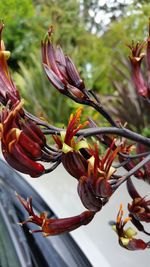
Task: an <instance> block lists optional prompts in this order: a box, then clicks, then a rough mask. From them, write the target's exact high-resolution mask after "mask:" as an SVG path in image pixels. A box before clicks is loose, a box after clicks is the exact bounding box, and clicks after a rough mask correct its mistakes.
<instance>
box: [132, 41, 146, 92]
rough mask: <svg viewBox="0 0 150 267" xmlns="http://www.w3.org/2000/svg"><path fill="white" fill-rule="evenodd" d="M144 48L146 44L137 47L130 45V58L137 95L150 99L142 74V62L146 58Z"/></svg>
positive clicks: (139, 44) (138, 44)
mask: <svg viewBox="0 0 150 267" xmlns="http://www.w3.org/2000/svg"><path fill="white" fill-rule="evenodd" d="M144 46H145V43H137V44H136V45H135V44H134V43H132V45H129V48H130V49H131V55H130V57H129V58H130V62H131V70H132V80H133V83H134V85H135V88H136V90H137V93H138V94H139V95H140V96H143V97H148V88H147V85H146V84H145V81H144V78H143V75H142V72H141V62H142V60H143V58H144V56H145V55H144V54H143V53H142V50H143V48H144Z"/></svg>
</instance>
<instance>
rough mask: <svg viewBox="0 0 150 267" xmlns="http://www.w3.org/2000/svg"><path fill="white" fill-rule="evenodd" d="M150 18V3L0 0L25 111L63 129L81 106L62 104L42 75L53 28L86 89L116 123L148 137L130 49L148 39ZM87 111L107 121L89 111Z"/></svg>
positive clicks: (145, 0)
mask: <svg viewBox="0 0 150 267" xmlns="http://www.w3.org/2000/svg"><path fill="white" fill-rule="evenodd" d="M149 15H150V5H149V1H148V0H141V1H137V0H108V1H107V0H99V1H97V0H68V1H65V0H22V1H21V3H20V1H19V0H5V1H0V18H1V19H2V20H3V21H4V23H5V31H4V34H3V38H4V40H5V44H6V48H7V49H8V50H10V51H11V52H12V56H11V59H10V60H9V66H10V68H11V70H12V72H13V78H14V80H15V82H16V84H17V86H18V88H19V90H20V91H21V95H22V97H23V98H24V99H25V100H26V101H25V104H26V108H27V109H28V110H29V111H32V112H33V113H34V114H36V115H38V116H43V117H45V118H46V119H48V120H49V122H50V123H53V122H55V124H57V125H61V126H62V125H63V124H65V123H66V122H67V120H68V113H69V112H70V111H72V109H74V108H76V106H77V105H76V104H74V103H72V101H70V100H67V99H66V100H65V105H64V97H63V96H61V95H60V94H59V93H58V92H57V91H56V90H55V89H54V88H52V86H51V85H50V84H49V82H48V80H47V78H46V76H45V74H44V73H43V69H42V65H41V54H40V43H41V40H42V39H43V38H44V35H45V33H46V31H47V30H48V27H49V25H53V26H54V29H55V33H54V37H53V39H54V42H55V43H56V44H60V45H61V46H62V47H63V50H64V52H65V53H66V54H68V55H69V56H71V58H72V59H73V60H74V62H75V64H76V66H78V70H79V72H80V73H81V76H82V77H83V78H84V80H85V83H86V87H87V88H89V89H93V90H94V91H95V92H96V93H97V94H98V95H99V97H100V100H101V101H102V103H104V105H105V107H107V110H109V111H110V112H111V114H112V115H113V116H114V117H115V119H119V120H121V122H122V123H124V122H126V121H127V122H128V127H129V128H132V129H136V130H137V131H138V132H142V133H144V134H145V135H149V133H150V130H149V127H148V124H149V121H150V117H149V108H148V109H146V108H145V114H144V115H143V101H142V100H141V99H139V97H138V96H137V94H136V92H135V90H134V88H133V86H132V82H131V78H130V66H129V60H128V55H129V53H130V51H129V48H128V47H127V45H128V44H131V42H132V41H133V40H134V41H135V42H136V41H143V40H146V38H147V36H148V18H149ZM33 103H34V105H33ZM144 105H145V103H144ZM56 106H57V108H56ZM62 107H63V108H62ZM126 110H128V113H127V112H126ZM85 113H86V114H88V115H93V117H94V119H95V120H97V122H98V123H99V122H100V123H101V124H103V123H104V121H103V118H101V117H100V116H99V115H97V114H96V113H93V111H91V109H88V107H86V108H85Z"/></svg>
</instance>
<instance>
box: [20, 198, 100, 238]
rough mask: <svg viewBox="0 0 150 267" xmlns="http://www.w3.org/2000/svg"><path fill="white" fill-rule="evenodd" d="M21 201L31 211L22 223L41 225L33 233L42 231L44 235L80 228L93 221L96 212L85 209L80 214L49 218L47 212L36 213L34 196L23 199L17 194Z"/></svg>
mask: <svg viewBox="0 0 150 267" xmlns="http://www.w3.org/2000/svg"><path fill="white" fill-rule="evenodd" d="M17 197H18V199H19V201H20V202H21V204H22V205H23V206H24V208H25V209H26V211H27V212H28V213H29V218H28V219H27V220H26V221H24V222H22V223H20V224H21V225H22V224H25V223H27V222H31V223H34V224H36V225H38V226H40V227H41V229H39V230H33V231H32V233H36V232H42V233H43V236H45V237H46V236H50V235H59V234H63V233H66V232H70V231H73V230H75V229H77V228H79V227H80V226H82V225H86V224H88V223H90V222H91V220H92V219H93V217H94V215H95V212H92V211H84V212H83V213H81V214H80V215H77V216H74V217H70V218H64V219H48V218H47V214H46V212H42V213H41V214H40V216H38V215H36V214H35V213H34V211H33V208H32V198H31V197H30V198H29V200H27V201H26V200H25V199H23V198H22V197H21V196H19V195H17Z"/></svg>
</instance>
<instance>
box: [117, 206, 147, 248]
mask: <svg viewBox="0 0 150 267" xmlns="http://www.w3.org/2000/svg"><path fill="white" fill-rule="evenodd" d="M123 214H124V212H123V208H122V204H121V205H120V209H119V212H118V215H117V219H116V224H115V225H113V229H114V230H115V232H116V233H117V235H118V240H119V244H120V245H121V246H122V247H124V248H126V249H128V250H144V249H146V248H150V242H147V243H146V242H144V241H143V240H142V239H136V238H134V237H135V236H136V234H137V233H136V231H135V230H134V229H133V228H131V227H128V228H127V229H124V227H125V225H126V224H127V222H129V221H130V220H131V218H130V217H127V218H125V219H124V220H123Z"/></svg>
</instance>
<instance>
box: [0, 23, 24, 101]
mask: <svg viewBox="0 0 150 267" xmlns="http://www.w3.org/2000/svg"><path fill="white" fill-rule="evenodd" d="M3 28H4V24H3V23H0V102H1V103H2V104H3V105H6V103H7V102H8V101H10V103H11V105H14V104H16V103H17V102H18V101H19V100H20V96H19V92H18V90H17V88H16V86H15V85H14V83H13V81H12V79H11V76H10V73H9V71H8V66H7V60H8V58H9V57H10V52H9V51H6V50H5V46H4V42H3V40H2V31H3Z"/></svg>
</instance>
